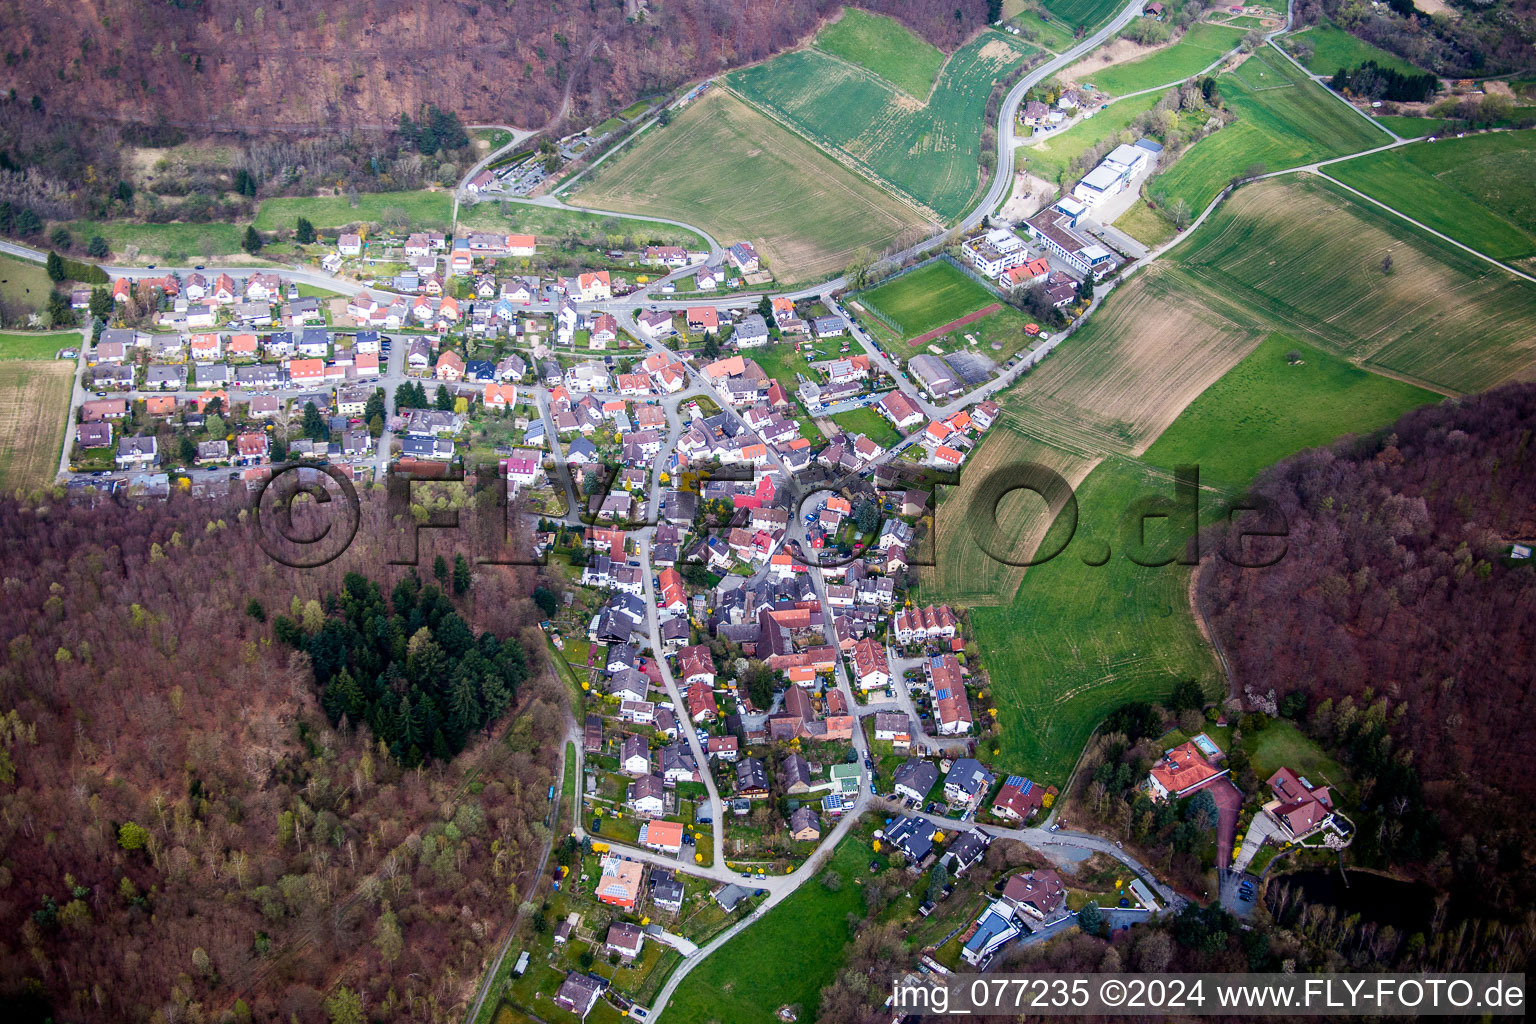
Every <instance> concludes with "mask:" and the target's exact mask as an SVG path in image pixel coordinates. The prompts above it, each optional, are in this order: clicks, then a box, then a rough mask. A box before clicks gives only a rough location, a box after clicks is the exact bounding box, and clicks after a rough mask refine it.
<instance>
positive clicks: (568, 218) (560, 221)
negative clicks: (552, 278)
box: [459, 201, 709, 251]
mask: <svg viewBox="0 0 1536 1024" xmlns="http://www.w3.org/2000/svg"><path fill="white" fill-rule="evenodd" d="M459 227H460V228H461V229H469V230H473V231H505V232H507V233H508V234H531V235H533V236H534V237H536V238H537V239H538V240H539V242H540V243H553V242H555V241H557V240H559V239H563V238H572V239H575V240H576V241H578V242H582V243H585V244H588V245H599V246H603V247H606V248H642V247H644V246H647V245H681V246H683V247H684V248H686V249H692V250H695V251H703V250H707V249H708V248H709V243H708V242H706V241H705V240H704V239H703V238H702V237H701V236H700V235H699V234H698V233H697V232H694V231H689V230H688V229H687V228H680V227H678V226H677V225H675V224H663V223H661V222H659V221H654V220H641V219H638V218H635V217H616V216H609V215H607V214H600V213H587V212H586V211H585V210H561V209H556V208H554V207H550V206H533V205H531V204H529V203H512V202H495V201H491V202H484V203H475V204H474V205H472V206H469V205H466V206H461V207H459Z"/></svg>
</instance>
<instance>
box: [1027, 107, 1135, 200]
mask: <svg viewBox="0 0 1536 1024" xmlns="http://www.w3.org/2000/svg"><path fill="white" fill-rule="evenodd" d="M1158 99H1159V94H1158V93H1147V95H1145V96H1133V97H1131V98H1130V99H1127V100H1121V101H1119V102H1118V103H1111V104H1110V105H1109V109H1108V110H1101V111H1099V112H1098V113H1097V114H1094V115H1093V117H1091V118H1088V119H1086V120H1083V121H1079V122H1078V123H1077V124H1075V125H1073V126H1072V127H1071V128H1068V129H1067V130H1066V131H1062V132H1053V133H1051V134H1049V135H1045V136H1041V137H1040V141H1038V142H1031V143H1030V144H1028V145H1023V146H1019V147H1018V148H1017V149H1015V150H1014V157H1015V163H1016V164H1017V166H1018V169H1019V170H1021V171H1028V172H1029V173H1031V174H1033V175H1035V176H1036V177H1040V178H1044V179H1045V180H1046V181H1053V182H1056V183H1057V184H1062V183H1063V182H1062V176H1063V175H1064V174H1065V173H1066V170H1067V164H1069V163H1071V162H1072V161H1073V160H1075V159H1077V158H1078V157H1079V156H1081V155H1082V154H1083V153H1084V152H1085V151H1086V150H1088V149H1089V148H1090V147H1092V146H1095V145H1097V144H1098V143H1099V142H1101V141H1102V140H1104V139H1107V138H1109V137H1110V136H1111V135H1118V134H1119V133H1120V132H1122V131H1124V130H1125V129H1126V128H1128V127H1129V126H1130V123H1131V122H1132V121H1134V120H1136V118H1137V117H1138V116H1140V115H1141V114H1143V113H1145V112H1146V111H1148V110H1151V109H1152V108H1153V107H1155V106H1156V105H1157V101H1158Z"/></svg>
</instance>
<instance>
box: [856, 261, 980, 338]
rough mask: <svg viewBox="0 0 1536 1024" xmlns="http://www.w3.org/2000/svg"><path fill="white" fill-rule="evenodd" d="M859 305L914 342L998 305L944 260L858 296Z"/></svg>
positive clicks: (934, 262) (977, 285) (978, 286)
mask: <svg viewBox="0 0 1536 1024" xmlns="http://www.w3.org/2000/svg"><path fill="white" fill-rule="evenodd" d="M857 301H858V302H859V304H860V305H862V306H866V307H869V308H872V309H877V310H879V311H880V312H881V313H883V314H885V316H886V318H887V319H889V320H891V321H892V322H893V323H895V324H897V325H899V326H900V327H901V337H902V338H903V339H904V340H905V339H909V338H915V337H917V336H918V335H920V334H925V333H927V332H928V331H930V330H932V329H933V328H935V327H939V326H942V325H943V324H947V323H949V322H950V321H951V320H958V319H959V318H960V317H962V316H965V315H966V314H967V313H970V312H973V311H974V310H978V309H980V308H982V307H983V306H986V305H989V304H991V303H993V302H996V301H997V296H996V295H994V294H993V293H992V292H989V291H988V290H987V289H985V288H983V287H982V286H981V285H979V284H977V283H976V282H975V281H974V280H972V279H971V278H969V277H967V276H966V275H965V274H963V273H962V272H960V271H959V270H956V269H955V267H954V266H953V265H952V264H950V263H949V262H948V261H946V260H934V261H933V262H932V263H930V264H928V265H927V266H925V267H920V268H919V269H917V270H914V271H912V272H911V273H909V274H903V275H902V276H900V277H898V278H896V279H895V280H894V281H889V282H887V283H886V284H882V285H880V286H879V287H878V288H872V289H870V290H869V291H867V292H861V293H859V295H858V299H857Z"/></svg>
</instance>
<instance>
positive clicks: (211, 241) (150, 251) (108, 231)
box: [48, 220, 245, 263]
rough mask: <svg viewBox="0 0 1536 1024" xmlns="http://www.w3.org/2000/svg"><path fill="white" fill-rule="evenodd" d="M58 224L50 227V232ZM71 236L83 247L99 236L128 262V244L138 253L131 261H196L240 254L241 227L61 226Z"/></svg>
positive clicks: (84, 223) (74, 223) (123, 223)
mask: <svg viewBox="0 0 1536 1024" xmlns="http://www.w3.org/2000/svg"><path fill="white" fill-rule="evenodd" d="M57 226H58V225H54V224H50V225H49V226H48V230H49V231H52V230H53V229H54V228H55V227H57ZM63 226H64V227H66V228H68V229H69V233H70V234H71V235H73V236H74V237H75V244H76V245H79V246H81V247H82V248H83V247H84V246H85V244H86V243H87V242H89V241H90V240H91V236H92V235H100V236H101V237H102V238H105V239H106V240H107V244H108V245H110V246H111V247H112V255H113V257H114V258H122V259H124V260H127V259H128V256H127V251H128V247H129V246H130V245H133V246H137V247H138V250H139V253H138V256H137V257H135V258H134V262H139V263H143V262H145V261H146V260H147V261H150V262H159V261H166V262H179V261H183V260H189V261H196V260H201V259H204V258H214V257H218V256H231V255H234V254H235V253H237V252H240V239H241V238H242V237H243V236H244V234H245V228H244V227H241V226H237V225H234V224H133V223H129V222H127V221H91V220H74V221H69V222H67V223H65V224H64V225H63Z"/></svg>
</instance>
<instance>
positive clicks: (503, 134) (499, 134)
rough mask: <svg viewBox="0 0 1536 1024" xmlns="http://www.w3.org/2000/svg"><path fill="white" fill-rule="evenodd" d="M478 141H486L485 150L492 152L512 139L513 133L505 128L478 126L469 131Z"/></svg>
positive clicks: (471, 136)
mask: <svg viewBox="0 0 1536 1024" xmlns="http://www.w3.org/2000/svg"><path fill="white" fill-rule="evenodd" d="M469 137H470V138H472V139H474V140H475V141H476V142H483V143H485V150H484V152H487V153H490V152H493V151H495V150H498V149H500V148H501V147H502V146H505V145H506V144H507V143H509V142H511V141H512V133H511V132H509V131H507V130H506V129H505V128H476V129H475V130H474V131H472V132H470V133H469Z"/></svg>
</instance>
